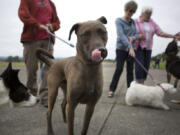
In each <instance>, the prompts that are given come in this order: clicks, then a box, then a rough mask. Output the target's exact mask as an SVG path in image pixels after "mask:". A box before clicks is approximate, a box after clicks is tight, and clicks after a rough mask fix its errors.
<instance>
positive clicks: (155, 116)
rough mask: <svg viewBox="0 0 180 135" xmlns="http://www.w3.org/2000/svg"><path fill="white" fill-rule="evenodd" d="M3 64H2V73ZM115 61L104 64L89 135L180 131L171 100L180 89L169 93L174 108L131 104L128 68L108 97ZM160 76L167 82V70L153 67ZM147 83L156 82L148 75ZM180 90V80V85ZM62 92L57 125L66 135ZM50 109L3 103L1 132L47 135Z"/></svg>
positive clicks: (78, 122) (177, 134) (178, 110)
mask: <svg viewBox="0 0 180 135" xmlns="http://www.w3.org/2000/svg"><path fill="white" fill-rule="evenodd" d="M2 71H3V68H0V73H1V72H2ZM113 72H114V65H113V64H105V65H104V92H103V95H102V97H101V99H100V101H99V102H98V104H97V106H96V109H95V113H94V115H93V118H92V120H91V123H90V127H89V131H88V135H180V105H176V104H172V103H170V102H169V101H170V99H178V98H180V92H179V91H178V93H177V94H175V95H170V96H166V98H165V102H167V104H168V105H169V106H170V107H171V110H170V111H164V110H158V109H152V108H146V107H128V106H126V105H125V102H124V95H125V92H126V80H125V75H126V73H125V70H124V72H123V75H122V77H121V79H120V82H119V86H118V89H117V91H116V95H115V97H114V98H107V92H108V87H109V83H110V80H111V79H112V74H113ZM150 72H151V74H152V75H153V77H154V78H155V79H156V80H159V81H162V82H165V81H166V73H165V71H164V70H151V71H150ZM20 80H22V81H23V82H25V80H26V79H25V70H24V69H21V71H20ZM146 84H148V85H152V81H151V80H150V79H149V78H148V80H147V82H146ZM178 89H179V90H180V84H179V85H178ZM61 101H62V93H61V91H59V96H58V99H57V102H56V104H55V108H54V111H53V127H54V131H55V135H66V133H67V132H66V129H67V128H66V124H65V123H63V120H62V114H61V110H60V109H61V108H60V104H61ZM84 110H85V106H84V105H79V106H78V107H77V109H76V113H75V123H74V126H75V128H74V130H75V135H80V132H81V129H82V123H83V121H82V118H83V117H82V116H83V114H84ZM46 112H47V109H46V108H44V107H42V106H41V105H39V104H38V105H36V106H34V107H32V108H9V107H7V106H2V107H0V135H46Z"/></svg>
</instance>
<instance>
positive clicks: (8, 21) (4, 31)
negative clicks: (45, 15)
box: [0, 0, 180, 59]
mask: <svg viewBox="0 0 180 135" xmlns="http://www.w3.org/2000/svg"><path fill="white" fill-rule="evenodd" d="M52 1H53V2H54V3H55V4H56V10H57V13H58V16H59V19H60V21H61V29H59V30H58V31H57V32H56V35H57V36H59V37H61V38H63V39H65V40H67V39H68V34H69V30H70V29H71V27H72V25H73V24H75V23H77V22H82V21H87V20H95V19H97V18H99V17H100V16H105V17H106V18H107V20H108V24H107V25H106V27H107V31H108V43H107V48H108V58H111V59H114V58H115V46H116V45H115V43H116V29H115V23H114V22H115V19H116V18H117V17H122V16H123V15H124V4H125V3H126V2H127V0H52ZM136 2H137V3H138V9H137V12H136V13H135V14H134V16H133V18H137V17H138V16H139V15H140V13H141V9H142V7H143V6H152V7H153V15H152V18H153V19H154V21H155V22H156V23H157V24H158V25H159V26H160V27H161V29H162V30H163V31H165V32H167V33H171V34H175V33H177V32H179V31H180V0H136ZM19 3H20V0H1V4H0V18H1V21H0V56H9V55H11V56H22V54H23V46H22V44H21V43H20V36H21V32H22V27H23V24H22V22H21V21H20V20H19V18H18V14H17V11H18V7H19ZM171 40H172V39H165V38H160V37H157V36H154V46H153V52H152V54H153V55H156V54H158V53H162V52H164V50H165V48H166V46H167V44H168V42H170V41H171ZM71 42H72V43H73V44H75V43H76V35H75V34H73V35H72V40H71ZM75 54H76V52H75V49H74V48H71V47H69V46H67V45H66V44H64V43H62V42H61V41H59V40H58V39H57V40H56V44H55V47H54V56H55V57H68V56H74V55H75Z"/></svg>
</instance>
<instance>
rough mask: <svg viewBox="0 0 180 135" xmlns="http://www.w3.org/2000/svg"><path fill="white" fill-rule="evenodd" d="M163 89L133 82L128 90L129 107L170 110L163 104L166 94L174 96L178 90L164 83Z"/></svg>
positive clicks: (126, 98)
mask: <svg viewBox="0 0 180 135" xmlns="http://www.w3.org/2000/svg"><path fill="white" fill-rule="evenodd" d="M161 87H163V88H161ZM161 87H160V86H158V85H156V86H146V85H142V84H139V83H136V82H135V81H133V82H132V83H131V85H130V87H129V88H128V89H127V92H126V96H125V101H126V104H127V105H130V106H132V105H143V106H151V107H155V108H160V109H164V110H169V109H170V108H169V107H168V106H167V105H166V104H165V103H164V102H163V99H164V94H165V93H166V92H167V93H170V94H173V93H175V92H176V91H177V90H176V89H175V88H174V86H173V85H171V84H168V83H162V84H161Z"/></svg>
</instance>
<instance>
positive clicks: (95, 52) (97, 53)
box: [91, 49, 103, 62]
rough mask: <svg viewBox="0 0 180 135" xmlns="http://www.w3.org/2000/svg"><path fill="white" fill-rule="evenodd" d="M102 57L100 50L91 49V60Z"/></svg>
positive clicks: (97, 59) (98, 59)
mask: <svg viewBox="0 0 180 135" xmlns="http://www.w3.org/2000/svg"><path fill="white" fill-rule="evenodd" d="M102 59H103V58H102V57H101V51H99V50H98V49H95V50H93V51H92V53H91V60H92V61H96V62H99V61H101V60H102Z"/></svg>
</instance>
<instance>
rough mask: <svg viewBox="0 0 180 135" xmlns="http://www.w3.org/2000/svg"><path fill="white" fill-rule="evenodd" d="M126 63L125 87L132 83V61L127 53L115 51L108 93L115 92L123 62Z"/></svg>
mask: <svg viewBox="0 0 180 135" xmlns="http://www.w3.org/2000/svg"><path fill="white" fill-rule="evenodd" d="M125 61H126V66H127V67H126V68H127V87H129V86H130V83H131V82H132V81H133V79H134V77H133V65H134V59H133V58H132V57H131V56H129V52H126V51H123V50H118V49H117V50H116V69H115V72H114V75H113V78H112V81H111V84H110V91H113V92H114V91H115V90H116V88H117V85H118V81H119V78H120V76H121V74H122V71H123V67H124V62H125Z"/></svg>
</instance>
